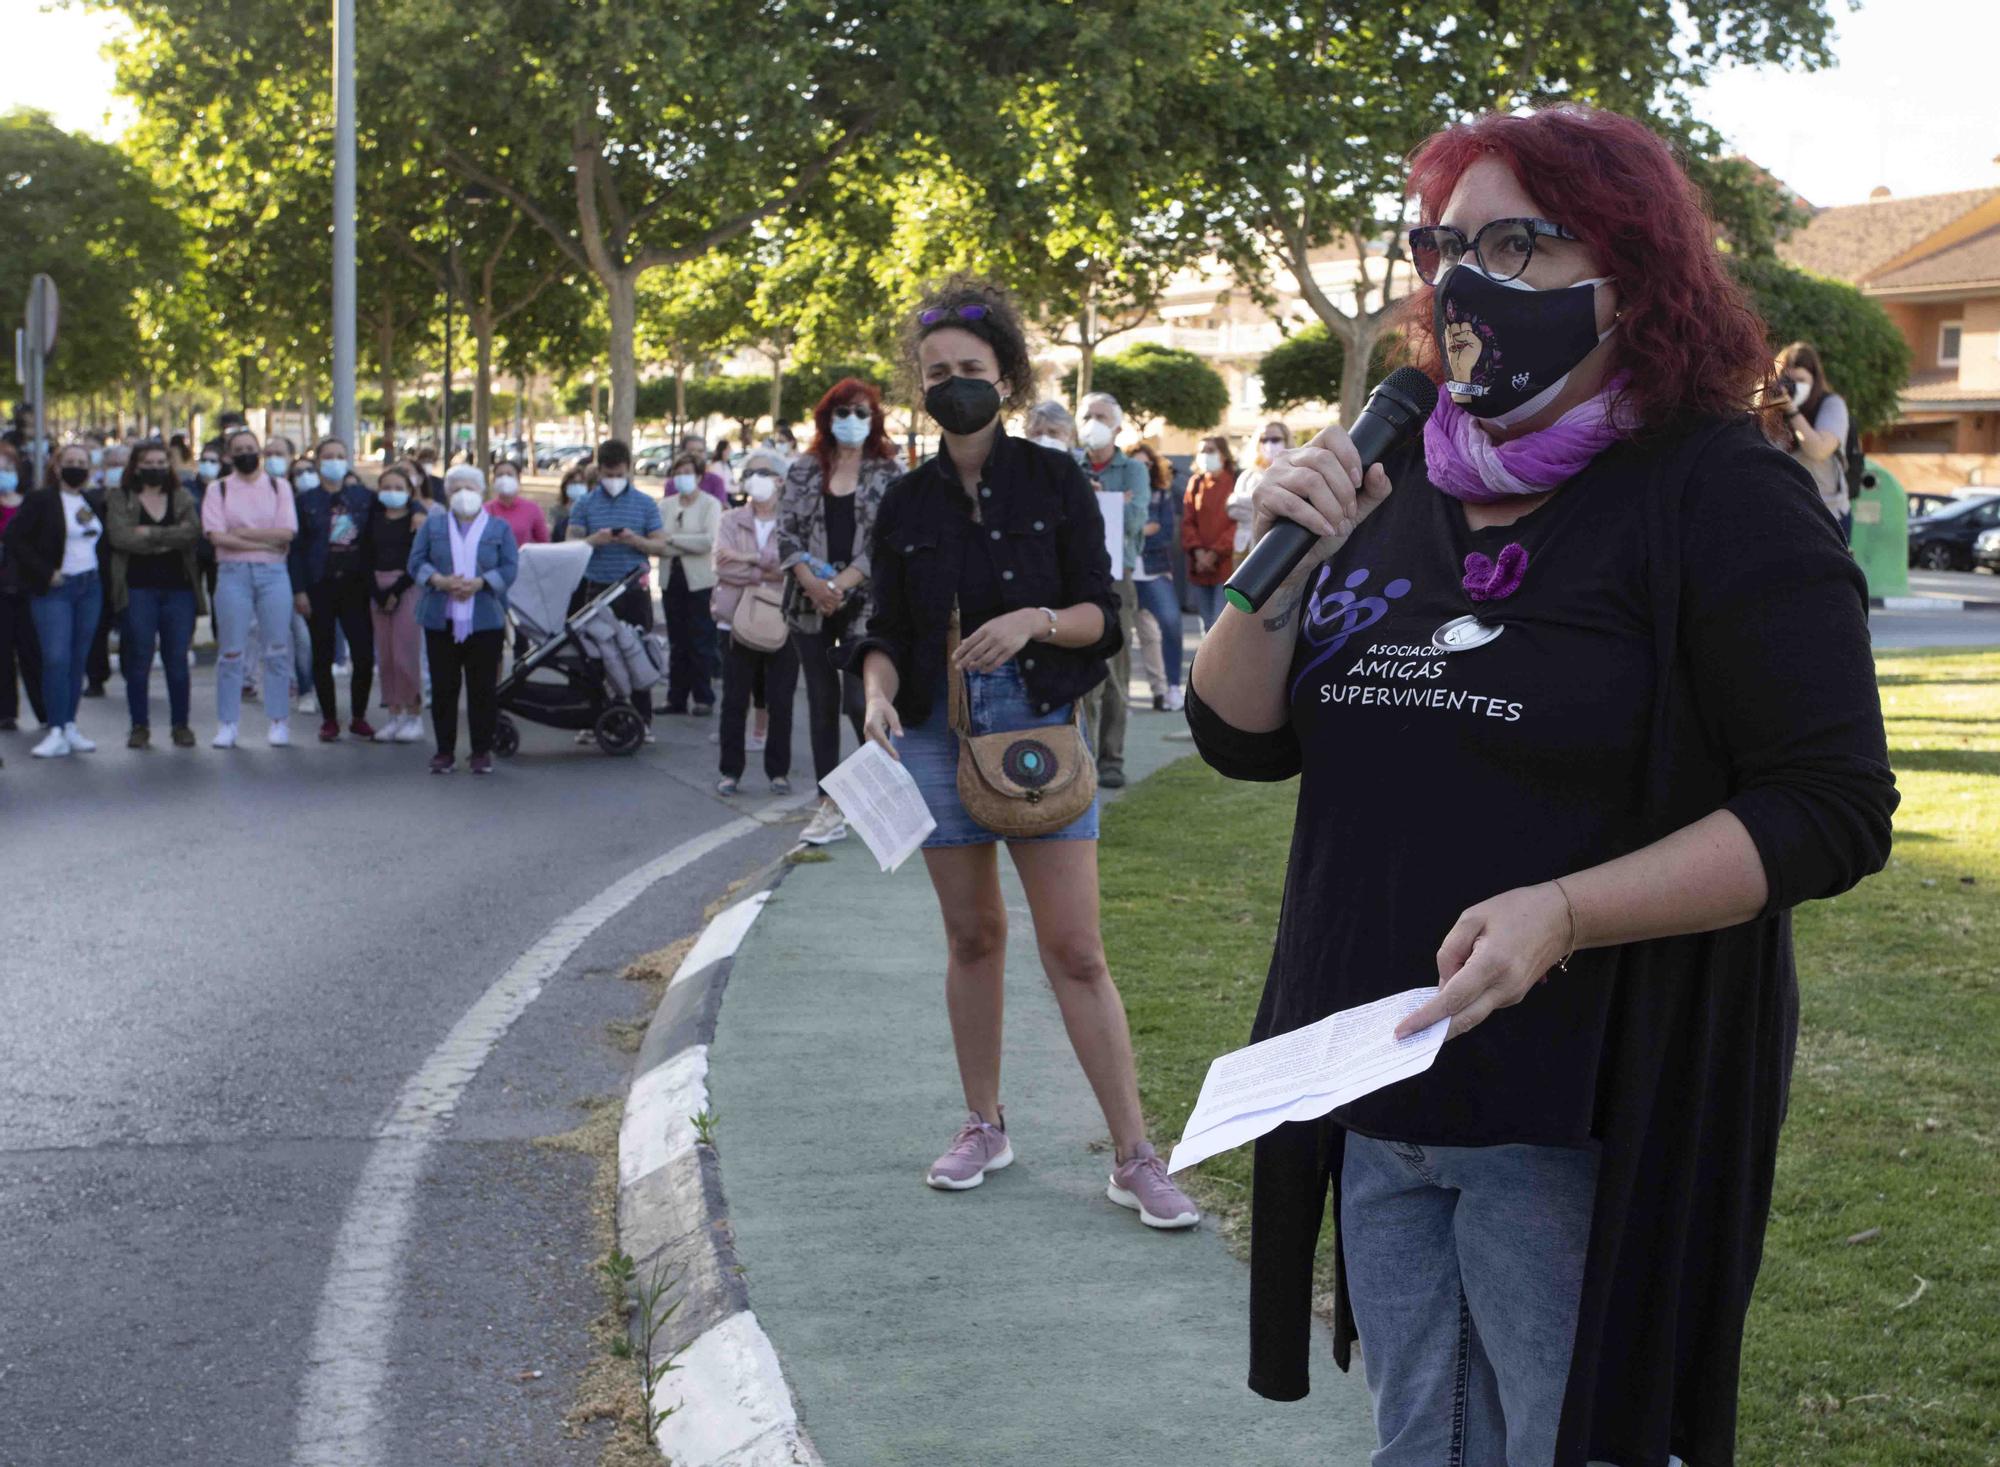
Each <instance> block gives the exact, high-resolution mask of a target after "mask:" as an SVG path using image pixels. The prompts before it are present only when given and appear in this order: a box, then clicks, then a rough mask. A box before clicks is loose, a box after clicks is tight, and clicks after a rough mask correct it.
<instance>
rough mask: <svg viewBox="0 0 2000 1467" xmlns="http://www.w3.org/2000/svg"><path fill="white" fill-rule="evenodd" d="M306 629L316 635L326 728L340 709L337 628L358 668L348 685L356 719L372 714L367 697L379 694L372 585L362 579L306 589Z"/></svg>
mask: <svg viewBox="0 0 2000 1467" xmlns="http://www.w3.org/2000/svg"><path fill="white" fill-rule="evenodd" d="M306 605H307V608H308V609H307V611H306V625H307V626H308V627H309V628H311V630H312V654H313V666H312V676H313V691H314V692H316V693H318V694H319V716H320V719H321V721H322V722H327V723H338V722H340V706H339V703H338V702H337V701H336V695H335V693H334V686H333V643H334V636H333V628H334V625H335V624H336V623H338V624H339V626H340V629H341V630H342V631H343V632H345V633H347V655H348V657H349V659H350V660H351V661H352V662H353V664H354V676H353V679H352V680H351V681H350V682H349V683H348V685H347V690H348V697H349V701H350V702H351V703H352V704H353V708H354V712H353V716H354V717H355V718H357V719H359V718H361V717H362V716H363V715H364V714H366V713H367V712H368V695H369V694H370V693H371V692H373V691H374V690H375V621H374V618H373V617H371V616H370V615H369V614H368V605H369V599H368V581H367V578H365V577H363V576H341V577H340V578H339V579H337V580H327V581H321V582H320V583H319V584H318V585H317V586H309V587H307V588H306Z"/></svg>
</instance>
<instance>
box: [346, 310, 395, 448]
mask: <svg viewBox="0 0 2000 1467" xmlns="http://www.w3.org/2000/svg"><path fill="white" fill-rule="evenodd" d="M375 352H376V358H377V360H378V361H379V362H380V364H381V368H382V379H381V380H382V462H383V463H387V462H388V461H389V460H390V459H392V458H394V457H395V456H396V322H395V320H394V318H393V317H391V315H390V314H389V307H388V305H387V304H386V303H385V304H384V305H383V307H382V321H381V324H380V325H379V326H377V327H376V328H375ZM355 447H356V448H357V449H359V448H360V447H361V445H359V444H356V445H355Z"/></svg>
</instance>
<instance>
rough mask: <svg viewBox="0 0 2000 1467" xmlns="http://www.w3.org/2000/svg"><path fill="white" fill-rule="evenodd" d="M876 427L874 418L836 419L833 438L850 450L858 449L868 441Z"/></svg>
mask: <svg viewBox="0 0 2000 1467" xmlns="http://www.w3.org/2000/svg"><path fill="white" fill-rule="evenodd" d="M874 426H875V420H874V419H873V418H835V419H834V420H833V436H834V438H835V440H836V441H838V442H840V443H843V444H845V445H846V446H847V447H849V448H857V447H859V446H860V445H861V444H863V443H866V442H867V441H868V434H869V431H870V430H871V429H873V428H874Z"/></svg>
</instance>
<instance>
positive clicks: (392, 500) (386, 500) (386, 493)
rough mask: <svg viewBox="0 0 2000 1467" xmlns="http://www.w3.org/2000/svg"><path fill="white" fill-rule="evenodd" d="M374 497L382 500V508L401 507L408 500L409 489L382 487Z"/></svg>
mask: <svg viewBox="0 0 2000 1467" xmlns="http://www.w3.org/2000/svg"><path fill="white" fill-rule="evenodd" d="M375 497H376V498H377V499H379V500H381V501H382V507H383V508H384V509H401V508H402V507H403V506H404V505H406V504H408V503H409V502H410V491H409V490H407V489H384V490H383V491H382V492H381V493H380V494H378V495H376V496H375Z"/></svg>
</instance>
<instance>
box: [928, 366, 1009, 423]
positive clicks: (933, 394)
mask: <svg viewBox="0 0 2000 1467" xmlns="http://www.w3.org/2000/svg"><path fill="white" fill-rule="evenodd" d="M924 411H925V412H927V413H929V414H930V415H931V416H932V417H933V418H935V419H936V420H937V425H938V426H939V427H940V428H942V429H944V431H945V432H947V433H956V434H959V435H960V436H961V437H963V436H964V435H966V434H969V433H977V432H978V431H979V430H980V429H981V428H984V427H985V426H986V425H987V424H988V423H990V422H992V421H993V420H994V419H995V418H997V417H999V416H1000V389H999V388H997V387H995V386H994V385H993V384H992V383H991V382H988V381H985V380H984V379H983V378H979V377H947V378H945V380H944V381H942V382H940V383H938V384H937V386H935V387H933V388H931V390H930V391H928V392H926V393H925V394H924Z"/></svg>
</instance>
